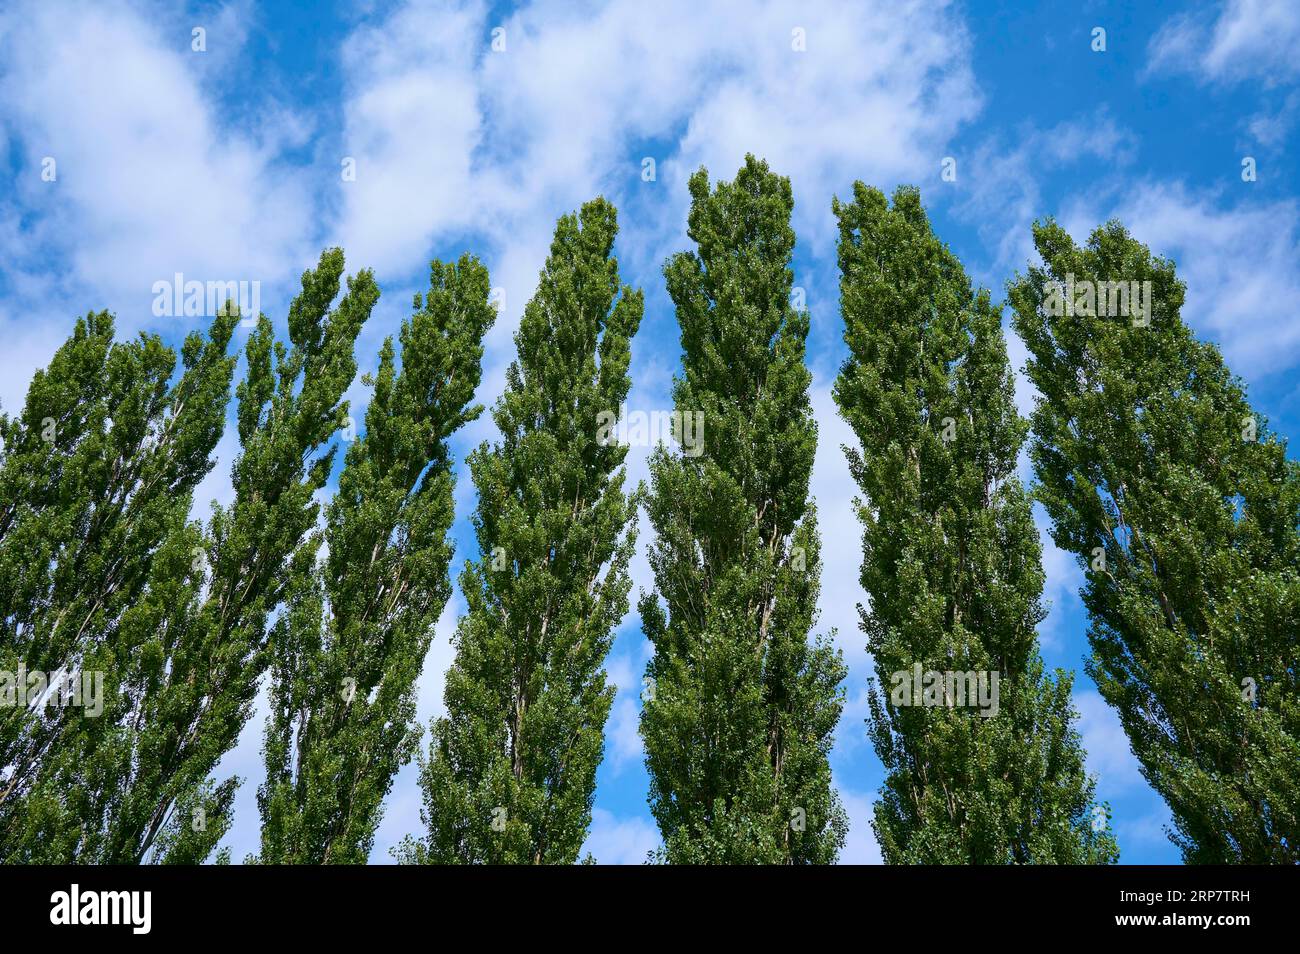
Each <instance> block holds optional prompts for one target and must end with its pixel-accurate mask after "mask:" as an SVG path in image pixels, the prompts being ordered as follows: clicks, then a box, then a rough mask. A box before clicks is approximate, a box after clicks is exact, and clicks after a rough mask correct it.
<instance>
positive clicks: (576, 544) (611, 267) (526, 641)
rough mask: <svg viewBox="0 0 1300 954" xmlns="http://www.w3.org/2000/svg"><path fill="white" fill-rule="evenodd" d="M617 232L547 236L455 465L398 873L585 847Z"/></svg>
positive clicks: (607, 598)
mask: <svg viewBox="0 0 1300 954" xmlns="http://www.w3.org/2000/svg"><path fill="white" fill-rule="evenodd" d="M617 231H618V227H617V221H616V215H615V211H614V208H613V206H611V205H610V204H609V203H608V202H606V201H605V200H603V199H596V200H593V201H591V202H588V203H587V204H585V205H584V206H583V207H582V210H581V212H580V214H579V215H577V216H574V215H566V216H564V217H563V218H561V219H560V220H559V223H558V225H557V226H556V230H555V238H554V241H553V242H552V244H551V251H550V256H549V257H548V259H547V261H546V266H545V268H544V269H543V270H542V273H541V278H540V284H539V287H538V290H537V294H536V295H535V296H534V298H533V300H532V301H530V302H529V303H528V305H527V307H526V308H525V310H524V316H523V320H522V322H521V323H520V326H519V331H518V333H517V334H516V335H515V343H516V345H517V347H518V350H519V357H518V360H517V361H515V362H514V363H513V364H512V365H511V366H510V368H509V370H508V372H507V376H506V390H505V393H504V395H503V396H502V398H501V400H500V402H499V403H498V404H497V406H496V408H495V409H494V411H493V419H494V420H495V421H496V424H497V427H498V428H499V429H500V431H501V437H502V440H501V443H500V444H497V445H495V446H489V445H487V444H483V445H481V446H480V447H479V448H478V449H477V450H475V451H474V452H473V453H472V454H471V455H470V458H469V464H470V470H471V472H472V474H473V479H474V485H475V487H476V488H477V490H478V506H477V509H476V510H475V515H474V527H475V531H476V533H477V537H478V544H479V552H480V557H479V559H478V560H477V561H473V562H469V563H467V564H466V567H465V571H464V573H463V574H462V576H461V590H462V591H463V592H464V594H465V598H466V600H467V602H468V613H467V614H466V615H465V616H464V617H463V618H462V619H461V621H460V625H459V628H458V629H457V632H456V636H455V645H456V659H455V663H454V664H453V666H452V667H451V669H450V670H449V671H448V673H447V684H446V703H447V711H448V715H447V717H445V718H442V719H438V720H436V721H435V722H434V724H433V727H432V742H431V746H430V752H429V758H428V760H427V761H426V762H425V763H424V765H423V766H422V770H421V775H420V783H421V786H422V788H423V791H424V801H425V808H424V812H423V815H424V820H425V823H426V825H427V826H428V834H427V837H426V838H424V839H421V840H418V841H417V840H415V839H413V838H408V839H407V840H406V842H405V843H404V845H403V846H402V848H401V849H400V850H399V851H398V852H397V854H398V856H399V857H400V858H401V859H402V860H404V861H407V862H428V863H481V862H489V863H520V864H526V863H533V864H572V863H573V862H574V861H576V860H577V858H578V854H579V851H580V850H581V848H582V843H583V842H584V841H585V840H586V835H587V828H588V825H589V823H590V820H591V804H592V797H593V793H594V789H595V779H596V767H597V765H598V764H599V763H600V758H601V754H602V751H603V745H604V725H605V721H606V718H607V717H608V715H609V709H610V705H611V703H612V701H613V696H614V691H613V688H612V687H610V686H609V685H607V683H606V681H605V672H604V669H603V665H604V662H605V658H606V656H607V655H608V653H609V648H610V643H611V641H612V633H613V630H614V627H615V626H617V625H618V623H619V621H620V620H621V619H622V618H623V616H624V615H625V614H626V612H627V610H628V590H629V588H630V582H629V578H628V572H627V567H628V562H629V561H630V559H631V557H632V553H633V548H634V544H635V536H634V529H633V526H632V524H633V520H634V517H635V514H636V509H637V506H638V501H639V493H640V492H639V490H638V491H634V492H633V493H632V494H625V493H624V492H623V489H622V488H623V481H624V475H625V472H624V470H623V461H624V458H625V456H626V453H627V452H626V449H625V448H623V447H620V446H618V445H617V444H613V443H610V442H608V441H602V440H600V439H598V427H597V424H598V419H599V416H600V415H601V413H602V412H615V413H616V412H617V411H618V408H619V405H620V404H621V403H622V401H623V400H624V398H625V397H626V396H627V392H628V389H629V387H630V383H631V382H630V379H629V377H628V365H629V361H630V350H629V346H630V342H631V339H632V337H633V335H634V334H635V333H636V330H637V327H638V325H639V324H640V322H641V314H642V307H643V306H642V297H641V293H640V292H639V291H633V290H632V289H631V288H629V287H627V286H623V287H622V288H621V294H620V285H619V279H618V263H617V261H616V260H615V259H614V258H612V257H611V254H610V253H611V251H612V249H613V245H614V237H615V235H616V234H617ZM616 297H617V302H616V301H615V299H616Z"/></svg>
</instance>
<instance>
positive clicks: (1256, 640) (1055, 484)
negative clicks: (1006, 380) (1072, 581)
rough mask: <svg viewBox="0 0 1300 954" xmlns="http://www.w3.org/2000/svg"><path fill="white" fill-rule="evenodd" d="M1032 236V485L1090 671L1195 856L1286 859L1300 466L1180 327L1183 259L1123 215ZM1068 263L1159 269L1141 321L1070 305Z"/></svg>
mask: <svg viewBox="0 0 1300 954" xmlns="http://www.w3.org/2000/svg"><path fill="white" fill-rule="evenodd" d="M1034 240H1035V244H1036V245H1037V247H1038V252H1039V254H1040V255H1041V257H1042V259H1043V261H1044V262H1045V267H1043V268H1031V269H1030V270H1029V273H1028V275H1026V276H1023V277H1021V278H1020V279H1019V280H1018V281H1016V282H1014V283H1013V284H1012V285H1011V286H1010V288H1009V293H1010V300H1011V304H1012V306H1013V307H1014V309H1015V313H1016V317H1015V326H1016V330H1017V331H1018V333H1019V334H1020V336H1021V337H1022V338H1023V339H1024V341H1025V344H1026V345H1027V346H1028V348H1029V352H1030V355H1031V358H1030V360H1029V363H1028V367H1027V371H1028V374H1029V378H1030V380H1031V381H1032V382H1033V384H1034V386H1035V387H1036V388H1037V389H1038V391H1039V393H1040V394H1041V399H1040V400H1039V402H1038V406H1037V408H1036V410H1035V412H1034V415H1033V434H1034V441H1033V444H1032V448H1031V454H1032V457H1033V462H1034V469H1035V473H1036V474H1037V477H1038V480H1039V489H1038V497H1039V499H1040V500H1041V501H1042V502H1043V504H1044V506H1045V507H1046V508H1047V511H1048V513H1049V514H1050V515H1051V517H1052V521H1053V530H1052V534H1053V538H1054V539H1055V540H1056V542H1057V545H1058V546H1060V547H1062V548H1063V549H1066V550H1069V551H1071V552H1073V553H1074V554H1075V555H1076V556H1077V557H1078V559H1079V562H1080V564H1081V565H1082V566H1083V567H1084V570H1085V573H1086V579H1087V582H1086V586H1085V589H1084V592H1083V599H1084V604H1085V605H1086V606H1087V608H1088V611H1089V613H1090V616H1091V628H1090V629H1089V633H1088V636H1089V640H1090V642H1091V644H1092V650H1093V655H1092V659H1091V660H1090V662H1089V665H1088V671H1089V674H1090V675H1091V676H1092V678H1093V679H1094V680H1095V681H1096V683H1097V686H1098V688H1099V689H1100V690H1101V693H1102V695H1103V696H1104V697H1105V698H1106V700H1107V701H1108V702H1109V703H1110V704H1111V705H1112V706H1114V707H1115V709H1116V710H1117V712H1118V713H1119V717H1120V721H1121V722H1122V724H1123V726H1124V729H1125V732H1126V733H1127V734H1128V738H1129V742H1130V744H1131V745H1132V748H1133V753H1134V754H1135V755H1136V756H1137V759H1138V761H1139V762H1140V763H1141V765H1142V770H1143V774H1144V775H1145V776H1146V778H1147V780H1148V781H1149V782H1150V783H1151V785H1152V787H1153V788H1154V789H1155V790H1156V791H1157V792H1159V793H1160V794H1161V795H1162V796H1164V798H1165V800H1166V801H1167V802H1168V803H1169V807H1170V809H1171V811H1172V813H1173V817H1174V824H1175V827H1176V831H1175V832H1174V833H1172V837H1173V840H1174V841H1175V843H1177V844H1178V846H1179V847H1180V848H1181V849H1182V852H1183V857H1184V859H1185V860H1186V861H1187V862H1189V863H1230V862H1246V863H1288V864H1294V863H1296V862H1297V861H1300V694H1298V693H1297V688H1300V686H1298V683H1297V679H1298V678H1300V676H1298V675H1297V671H1296V659H1297V645H1298V642H1297V640H1298V639H1300V535H1298V527H1300V466H1298V465H1297V464H1296V463H1295V462H1294V461H1289V460H1287V458H1286V448H1285V445H1284V443H1283V442H1282V441H1280V440H1279V439H1278V438H1277V437H1276V435H1274V434H1272V433H1270V432H1269V431H1268V429H1267V427H1266V425H1265V422H1264V421H1263V420H1261V419H1260V418H1259V417H1258V415H1256V414H1255V412H1254V411H1253V410H1252V408H1251V407H1250V405H1249V403H1247V400H1246V396H1245V394H1244V391H1243V388H1242V385H1241V383H1240V382H1239V381H1238V380H1237V379H1235V378H1234V377H1233V376H1232V375H1231V374H1230V372H1229V370H1228V369H1227V368H1226V367H1225V365H1224V362H1223V359H1222V357H1221V356H1220V354H1219V352H1218V350H1217V349H1216V348H1214V347H1213V346H1212V345H1209V344H1203V343H1201V342H1198V341H1196V340H1195V338H1194V337H1193V336H1192V334H1191V332H1190V331H1189V330H1188V328H1187V327H1186V325H1184V323H1183V321H1182V318H1181V315H1180V310H1181V307H1182V304H1183V294H1184V288H1183V285H1182V283H1181V282H1179V281H1178V279H1177V277H1176V275H1175V270H1174V265H1173V263H1172V262H1169V261H1167V260H1163V259H1160V258H1153V257H1152V256H1151V254H1150V252H1149V250H1148V249H1147V248H1146V247H1145V246H1144V245H1142V244H1141V243H1139V242H1137V241H1136V240H1135V239H1133V238H1132V237H1130V236H1129V234H1128V233H1127V232H1126V231H1125V229H1124V228H1123V226H1122V225H1120V224H1119V223H1117V222H1112V223H1109V224H1107V225H1105V226H1104V227H1102V228H1099V229H1097V230H1096V231H1095V232H1093V234H1092V235H1091V236H1090V238H1089V240H1088V243H1087V245H1086V246H1085V247H1082V248H1080V247H1078V246H1076V245H1075V243H1074V242H1073V241H1072V240H1071V238H1070V236H1069V235H1068V234H1067V233H1066V232H1065V231H1064V230H1063V229H1062V228H1061V227H1060V226H1059V225H1057V224H1055V223H1053V222H1050V221H1049V222H1046V223H1044V224H1040V225H1038V226H1036V227H1035V230H1034ZM1071 275H1073V280H1074V283H1075V285H1076V286H1079V285H1081V284H1082V283H1083V282H1093V283H1101V282H1109V281H1124V282H1139V283H1141V282H1150V283H1151V285H1150V289H1151V296H1150V301H1151V303H1152V307H1151V310H1150V314H1149V316H1148V321H1147V322H1146V323H1144V322H1143V321H1142V320H1141V319H1140V318H1139V319H1138V320H1134V318H1133V317H1131V316H1116V315H1110V316H1107V315H1105V314H1102V313H1101V312H1103V311H1104V309H1101V308H1098V307H1096V305H1095V303H1094V304H1093V305H1091V306H1090V305H1089V303H1088V302H1087V300H1086V299H1084V298H1083V297H1082V296H1080V304H1082V305H1083V307H1082V308H1074V307H1070V308H1068V309H1067V308H1064V307H1059V302H1060V299H1059V297H1058V298H1057V301H1056V302H1053V301H1052V289H1053V283H1054V282H1055V283H1060V284H1063V283H1065V282H1067V281H1068V280H1069V276H1071ZM1057 287H1059V284H1058V286H1057ZM1094 287H1095V286H1094ZM1052 312H1057V313H1056V314H1052Z"/></svg>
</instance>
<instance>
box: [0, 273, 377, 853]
mask: <svg viewBox="0 0 1300 954" xmlns="http://www.w3.org/2000/svg"><path fill="white" fill-rule="evenodd" d="M342 272H343V253H342V252H341V251H339V250H337V249H334V250H331V251H329V252H326V253H325V254H324V255H322V257H321V260H320V264H319V266H318V267H317V268H316V269H315V270H313V271H308V272H306V273H304V275H303V281H302V293H301V294H300V295H299V296H298V297H297V298H296V299H295V300H294V302H293V304H292V306H291V308H290V311H289V320H288V326H289V339H290V347H288V348H286V347H285V345H284V344H282V343H279V342H276V341H275V335H274V331H273V328H272V325H271V322H270V321H269V320H268V319H267V318H266V317H265V316H259V318H258V320H257V327H256V329H255V330H254V331H253V332H252V334H251V335H250V337H249V340H248V344H247V347H246V357H247V373H246V376H245V378H244V380H243V381H242V382H241V383H240V385H239V386H238V388H237V390H236V398H237V402H238V409H237V421H238V432H239V438H240V444H241V451H240V453H239V455H238V457H237V458H236V460H235V462H234V466H233V469H232V479H233V484H234V491H235V499H234V502H233V503H232V504H230V505H228V506H226V507H220V506H218V505H216V504H214V505H213V509H212V515H211V518H210V519H209V521H208V523H207V525H206V526H204V525H202V524H200V523H198V522H194V521H189V520H187V519H186V515H187V513H188V510H189V504H190V496H186V497H185V498H184V499H183V500H182V501H180V502H178V505H177V507H176V509H175V510H174V511H173V512H171V513H170V515H169V516H170V519H169V522H168V523H167V525H166V526H165V527H164V528H163V530H164V532H163V534H162V537H161V542H160V543H159V545H158V548H157V550H156V552H154V553H153V554H152V556H151V559H150V560H149V561H148V566H147V571H145V572H146V578H145V582H144V586H143V588H142V590H141V591H140V592H139V594H138V595H137V596H136V597H135V598H134V599H132V600H131V601H130V603H129V604H127V605H124V606H123V607H121V610H120V614H119V615H118V616H117V617H116V618H115V619H113V620H111V621H105V622H103V623H102V624H101V625H104V626H105V627H106V628H107V629H108V630H109V632H110V635H109V636H106V637H105V638H104V639H103V640H102V641H101V642H100V643H99V645H98V648H99V651H98V654H97V655H96V656H95V657H94V658H92V659H89V660H87V662H86V663H85V668H88V669H90V668H97V669H99V670H100V671H102V672H104V674H105V680H104V681H105V703H106V704H105V708H104V710H103V712H102V713H100V714H98V715H92V714H90V713H88V712H86V711H84V710H77V709H73V710H68V712H69V715H68V716H66V718H68V719H69V724H68V725H67V726H66V727H65V728H64V729H63V731H62V733H61V735H60V737H59V739H58V741H57V744H56V745H54V746H52V747H51V750H50V751H49V752H48V753H47V756H46V758H45V760H44V761H43V763H42V764H41V766H40V769H39V771H38V772H36V773H35V777H34V778H33V780H32V782H31V784H30V787H29V788H28V790H27V792H26V797H25V799H24V803H23V804H22V806H21V807H19V808H18V809H17V810H15V812H14V814H13V815H12V816H11V821H10V827H8V828H7V829H6V832H5V851H6V856H7V859H8V860H20V861H36V862H75V863H109V864H130V863H139V862H143V861H164V862H198V861H202V860H204V859H205V858H207V857H208V856H209V855H210V854H211V852H212V850H213V848H214V847H215V845H216V843H217V842H218V840H219V839H220V838H221V836H222V834H223V833H224V832H225V830H226V829H227V827H228V826H229V823H230V817H229V812H230V805H231V802H232V800H233V797H234V793H235V789H236V786H237V784H238V780H237V779H233V778H232V779H226V780H223V781H221V782H216V781H215V780H213V779H211V778H210V775H211V773H212V771H213V770H214V769H215V767H216V765H217V763H218V762H219V761H220V759H221V757H222V756H223V755H224V754H225V753H226V752H227V751H228V750H229V749H230V748H231V747H233V746H234V744H235V742H236V741H237V739H238V736H239V733H240V731H241V729H242V728H243V726H244V724H245V723H246V721H247V719H248V716H249V714H250V711H251V708H252V704H253V700H254V696H255V694H256V692H257V686H258V681H259V679H260V677H261V675H262V673H263V672H264V671H265V669H266V666H267V663H268V654H267V645H266V637H267V618H268V615H269V614H270V613H271V611H272V610H273V609H274V608H275V607H276V606H277V605H278V604H279V603H280V602H281V600H282V598H283V596H284V594H285V591H286V586H287V581H288V580H289V579H291V578H292V574H291V573H290V572H288V566H289V562H290V560H291V558H292V559H295V560H299V561H303V560H306V559H310V556H309V555H308V554H305V553H304V551H303V550H302V548H301V547H300V543H301V542H302V540H303V538H304V536H305V535H306V534H307V533H308V532H309V531H310V530H311V528H312V526H313V525H314V523H315V521H316V512H317V505H316V504H315V502H314V501H313V497H314V495H315V494H316V493H317V492H318V491H319V490H320V489H322V488H323V487H324V485H325V481H326V478H327V477H328V475H329V472H330V467H331V464H332V459H333V448H331V449H329V450H328V451H325V452H324V453H321V450H322V448H323V447H324V445H325V444H326V443H327V442H328V441H329V439H330V438H331V436H332V435H333V434H334V432H335V431H336V430H337V429H338V428H339V427H341V426H342V425H343V423H344V422H345V421H346V417H347V404H346V402H343V401H341V397H342V395H343V392H344V391H345V390H346V388H347V387H348V385H349V384H350V383H351V381H352V379H353V377H354V376H355V373H356V363H355V359H354V357H353V345H354V342H355V340H356V336H357V334H358V332H359V331H360V328H361V325H362V323H363V322H364V321H365V319H366V318H367V317H368V316H369V314H370V310H371V308H372V307H373V305H374V303H375V301H376V299H377V298H378V294H379V291H378V288H377V287H376V286H375V284H374V279H373V277H372V276H371V275H370V273H369V272H362V273H360V274H359V275H358V276H357V277H356V278H355V279H349V280H348V292H347V294H346V295H345V296H344V297H343V299H342V300H341V301H340V303H339V305H338V307H337V308H335V309H334V310H333V311H331V310H330V304H331V303H332V302H333V301H334V299H335V298H336V297H337V296H338V292H339V287H340V286H339V280H340V277H341V275H342ZM234 314H235V315H236V316H237V312H235V313H234ZM191 341H193V339H191ZM195 352H197V345H191V344H189V343H187V352H186V353H187V360H188V357H190V356H193V355H194V353H195ZM223 354H224V352H223ZM211 396H212V395H209V397H211ZM224 397H225V395H224V393H223V394H222V395H221V397H220V398H219V399H218V400H216V401H215V402H214V403H213V410H214V411H215V413H216V414H217V415H218V418H220V417H222V416H224V409H225V400H224ZM214 442H215V438H214Z"/></svg>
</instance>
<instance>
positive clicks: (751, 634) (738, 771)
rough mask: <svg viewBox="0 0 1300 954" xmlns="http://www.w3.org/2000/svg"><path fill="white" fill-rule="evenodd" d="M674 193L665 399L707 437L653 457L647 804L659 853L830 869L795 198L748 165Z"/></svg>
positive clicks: (835, 802) (824, 663) (812, 445)
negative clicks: (677, 237)
mask: <svg viewBox="0 0 1300 954" xmlns="http://www.w3.org/2000/svg"><path fill="white" fill-rule="evenodd" d="M690 190H691V199H692V201H691V211H690V218H689V229H688V234H689V236H690V238H691V239H692V240H693V241H694V242H695V243H696V244H697V246H698V253H691V252H685V253H681V254H678V255H675V256H674V257H673V258H672V259H671V260H670V261H669V262H668V264H667V265H666V266H665V269H664V273H665V276H666V278H667V282H668V293H669V295H670V296H671V297H672V300H673V303H674V304H675V305H676V307H677V319H678V322H679V324H680V326H681V341H682V348H683V351H684V355H683V359H682V366H683V375H682V377H680V378H678V379H677V380H676V382H675V384H674V388H673V398H674V403H675V406H676V409H677V411H678V412H679V413H680V414H682V415H696V414H698V415H702V420H703V422H704V424H705V425H706V426H707V433H706V434H703V435H702V436H703V438H704V440H703V443H702V448H701V451H702V452H700V453H698V454H697V455H696V456H689V455H687V454H685V453H682V454H671V453H669V452H668V451H667V450H666V449H665V448H662V447H661V448H659V449H658V450H657V451H656V452H655V453H654V454H653V455H652V458H651V474H652V477H653V490H652V492H651V494H650V497H649V500H648V511H649V515H650V520H651V523H652V524H653V525H654V528H655V530H656V532H657V535H658V538H657V540H656V542H655V544H654V546H653V547H652V549H651V552H650V564H651V567H652V569H653V570H654V574H655V580H656V584H657V588H658V595H659V596H660V597H662V599H663V601H664V602H665V603H666V604H667V610H666V611H665V609H664V607H663V606H662V605H661V604H660V603H659V601H658V600H657V599H656V598H655V596H653V595H644V596H643V597H642V599H641V602H640V610H641V616H642V625H643V628H644V631H645V634H646V636H647V637H648V638H649V639H650V640H651V642H652V643H653V644H654V656H653V658H652V659H651V661H650V664H649V667H648V676H649V679H650V682H649V683H648V691H647V693H646V694H645V696H646V702H645V706H644V708H643V710H642V718H641V732H642V735H643V736H644V738H645V743H646V752H647V767H648V769H649V772H650V801H651V811H652V812H653V814H654V816H655V819H656V820H657V821H658V823H659V828H660V831H661V832H662V833H663V838H664V847H663V850H662V858H663V859H664V860H666V861H669V862H673V863H791V864H803V863H826V862H831V861H834V860H835V858H836V855H837V853H838V851H839V848H840V847H841V846H842V844H843V841H844V834H845V831H846V827H847V826H846V819H845V815H844V812H843V809H842V808H841V807H840V804H839V799H838V797H837V796H836V794H835V793H834V791H833V789H832V787H831V772H830V765H829V762H828V752H829V750H830V746H831V741H832V732H833V730H834V728H835V724H836V722H837V721H838V720H839V716H840V711H841V709H842V708H843V693H842V690H841V689H840V683H841V682H842V681H843V679H844V675H845V668H844V665H843V662H842V661H841V659H840V657H839V654H838V653H837V652H835V651H833V650H832V648H831V646H830V643H829V640H827V639H825V638H819V639H817V640H816V641H815V642H813V643H810V642H809V640H808V634H809V630H810V629H811V628H812V626H813V624H814V621H815V617H816V602H817V593H818V584H819V575H820V562H819V539H818V535H817V524H816V514H815V510H814V508H813V507H812V506H811V504H810V503H809V502H808V483H809V478H810V475H811V472H812V464H813V456H814V453H815V451H816V446H817V425H816V423H815V421H814V420H813V417H812V410H811V407H810V404H809V399H808V388H809V384H810V381H811V375H810V374H809V372H808V370H807V368H806V367H805V366H804V348H805V340H806V338H807V335H808V322H809V318H808V313H807V312H806V311H802V310H798V309H796V308H794V307H792V306H791V304H790V296H791V288H792V283H793V273H792V272H791V270H790V260H791V255H792V253H793V249H794V232H793V230H792V229H791V228H790V214H791V210H792V209H793V206H794V201H793V198H792V196H791V191H790V183H789V180H787V179H785V178H782V177H780V176H777V175H775V174H773V173H772V172H770V171H769V170H768V168H767V164H766V163H763V162H759V161H757V160H755V159H754V158H753V157H752V156H749V157H747V158H746V160H745V165H744V167H743V168H741V170H740V172H739V174H738V175H737V177H736V179H735V181H734V182H732V183H720V184H719V185H718V186H717V188H716V189H715V190H714V191H713V192H712V193H711V192H710V191H709V181H708V174H707V173H706V172H705V171H704V170H700V171H699V172H697V173H696V174H695V175H693V176H692V177H691V181H690ZM679 420H692V419H679ZM679 437H680V435H679Z"/></svg>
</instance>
